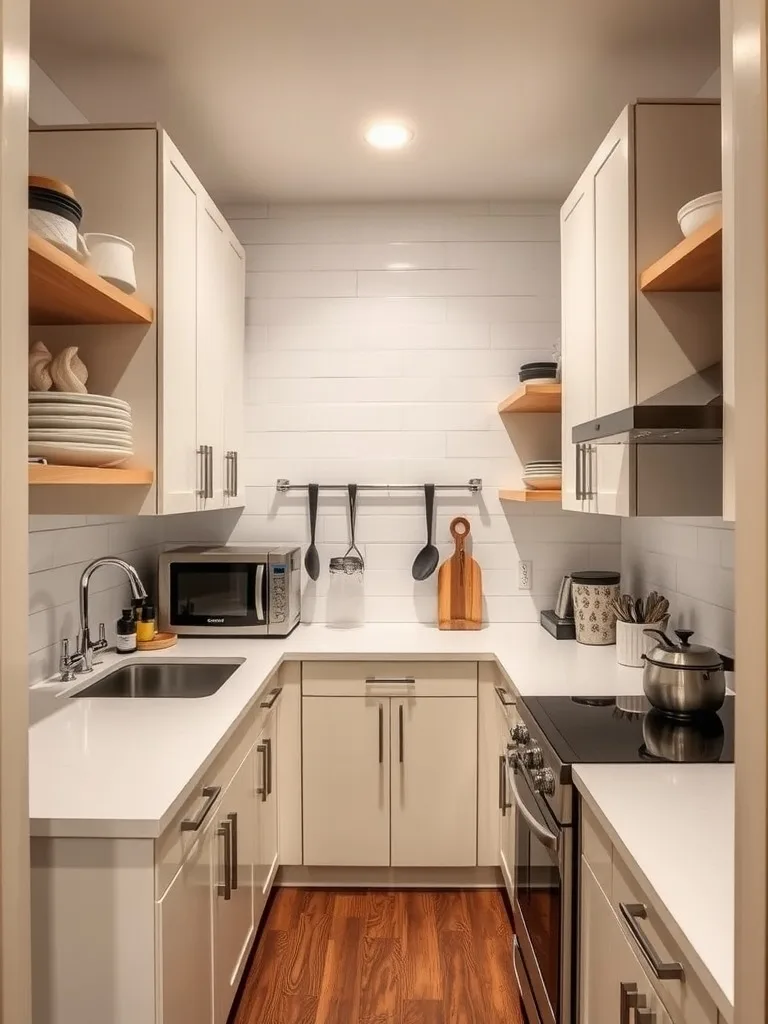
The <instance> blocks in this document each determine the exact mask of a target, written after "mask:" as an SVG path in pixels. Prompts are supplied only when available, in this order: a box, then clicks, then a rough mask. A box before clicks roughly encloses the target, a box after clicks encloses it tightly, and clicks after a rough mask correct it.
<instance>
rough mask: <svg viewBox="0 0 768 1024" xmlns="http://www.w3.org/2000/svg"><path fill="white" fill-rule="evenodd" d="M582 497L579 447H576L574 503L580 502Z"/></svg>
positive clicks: (578, 445)
mask: <svg viewBox="0 0 768 1024" xmlns="http://www.w3.org/2000/svg"><path fill="white" fill-rule="evenodd" d="M583 497H584V495H583V494H582V493H581V445H580V444H577V445H576V501H581V499H582V498H583Z"/></svg>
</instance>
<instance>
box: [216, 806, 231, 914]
mask: <svg viewBox="0 0 768 1024" xmlns="http://www.w3.org/2000/svg"><path fill="white" fill-rule="evenodd" d="M216 835H217V836H220V837H221V838H222V839H223V840H224V864H223V867H224V881H223V882H219V883H218V884H217V886H216V892H217V894H218V895H219V896H223V897H224V899H225V900H231V899H232V822H231V821H230V820H227V821H222V823H221V825H219V827H218V828H217V829H216Z"/></svg>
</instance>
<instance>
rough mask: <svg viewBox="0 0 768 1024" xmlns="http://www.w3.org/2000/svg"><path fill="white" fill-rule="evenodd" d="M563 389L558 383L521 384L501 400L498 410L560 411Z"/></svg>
mask: <svg viewBox="0 0 768 1024" xmlns="http://www.w3.org/2000/svg"><path fill="white" fill-rule="evenodd" d="M562 395H563V390H562V387H561V386H560V384H559V383H557V382H556V381H553V382H552V383H551V384H521V385H520V387H519V388H518V389H517V391H515V392H513V393H512V394H511V395H510V396H509V397H508V398H505V399H504V401H503V402H499V412H560V410H561V408H562Z"/></svg>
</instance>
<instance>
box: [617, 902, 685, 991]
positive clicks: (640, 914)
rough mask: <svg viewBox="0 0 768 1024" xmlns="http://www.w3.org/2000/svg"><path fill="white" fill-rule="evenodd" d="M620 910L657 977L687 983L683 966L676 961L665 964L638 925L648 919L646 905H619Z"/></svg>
mask: <svg viewBox="0 0 768 1024" xmlns="http://www.w3.org/2000/svg"><path fill="white" fill-rule="evenodd" d="M619 910H620V911H621V916H622V917H623V918H624V920H625V922H626V924H627V928H629V930H630V932H631V933H632V937H633V938H634V940H635V942H636V943H637V944H638V946H639V947H640V951H641V953H642V954H643V956H644V957H645V959H646V960H647V961H648V965H649V967H650V968H651V970H652V971H653V973H654V974H655V975H656V977H657V978H659V979H661V980H662V981H663V980H668V979H670V978H673V979H674V980H676V981H685V971H684V969H683V965H682V964H681V963H678V962H677V961H676V960H672V961H669V962H668V963H665V962H664V961H663V960H662V959H661V957H660V956H659V954H658V953H657V952H656V950H655V949H654V948H653V946H652V945H651V943H650V942H649V941H648V937H647V936H646V934H645V932H644V931H643V930H642V928H641V927H640V925H639V924H638V923H637V922H638V921H644V920H645V919H646V918H647V917H648V908H647V907H646V905H645V904H644V903H619Z"/></svg>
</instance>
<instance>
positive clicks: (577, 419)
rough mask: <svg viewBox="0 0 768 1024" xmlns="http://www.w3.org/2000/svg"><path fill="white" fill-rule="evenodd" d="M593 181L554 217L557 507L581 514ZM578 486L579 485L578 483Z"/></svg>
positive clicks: (591, 377) (591, 328)
mask: <svg viewBox="0 0 768 1024" xmlns="http://www.w3.org/2000/svg"><path fill="white" fill-rule="evenodd" d="M594 215H595V204H594V183H593V178H592V174H591V172H589V171H588V172H587V173H585V174H584V175H583V177H582V179H581V181H580V182H579V184H578V185H577V186H576V188H575V189H574V190H573V192H572V193H571V195H570V197H569V199H568V202H567V203H566V205H565V206H564V207H563V210H562V213H561V216H560V246H561V250H560V260H561V278H562V380H563V413H562V424H563V436H562V460H563V487H562V490H563V508H567V509H572V510H574V511H576V512H581V511H586V509H585V503H584V501H583V499H581V498H578V497H577V487H576V454H577V453H576V446H575V444H574V443H573V440H572V438H571V430H572V428H573V427H574V426H575V425H576V424H577V423H583V422H584V421H585V420H590V419H593V418H594V415H595V230H594V227H595V226H594ZM582 484H583V481H582Z"/></svg>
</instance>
